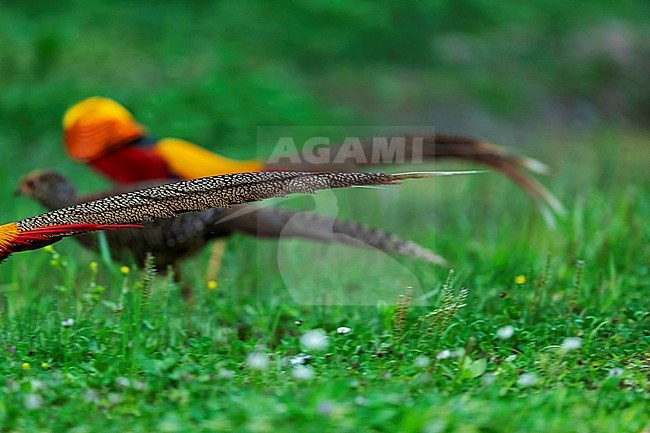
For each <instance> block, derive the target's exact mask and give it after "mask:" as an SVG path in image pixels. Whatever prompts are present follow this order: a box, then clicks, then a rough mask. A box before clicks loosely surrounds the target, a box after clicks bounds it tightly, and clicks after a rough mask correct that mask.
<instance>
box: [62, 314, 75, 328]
mask: <svg viewBox="0 0 650 433" xmlns="http://www.w3.org/2000/svg"><path fill="white" fill-rule="evenodd" d="M72 325H74V319H73V318H72V317H71V318H69V319H65V320H61V326H63V327H64V328H70V327H71V326H72Z"/></svg>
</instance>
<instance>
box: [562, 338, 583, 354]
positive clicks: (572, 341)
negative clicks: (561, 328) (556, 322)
mask: <svg viewBox="0 0 650 433" xmlns="http://www.w3.org/2000/svg"><path fill="white" fill-rule="evenodd" d="M581 346H582V338H578V337H568V338H565V339H564V341H563V342H562V350H563V351H565V352H570V351H572V350H577V349H580V347H581Z"/></svg>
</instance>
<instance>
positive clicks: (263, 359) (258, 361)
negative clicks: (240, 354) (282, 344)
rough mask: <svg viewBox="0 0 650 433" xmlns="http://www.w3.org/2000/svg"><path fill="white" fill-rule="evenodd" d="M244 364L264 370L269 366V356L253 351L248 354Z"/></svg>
mask: <svg viewBox="0 0 650 433" xmlns="http://www.w3.org/2000/svg"><path fill="white" fill-rule="evenodd" d="M246 364H247V365H248V366H249V367H250V368H252V369H253V370H266V368H267V367H268V366H269V357H268V356H267V355H266V354H265V353H262V352H253V353H251V354H250V355H248V358H247V359H246Z"/></svg>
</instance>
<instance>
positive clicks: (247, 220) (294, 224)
mask: <svg viewBox="0 0 650 433" xmlns="http://www.w3.org/2000/svg"><path fill="white" fill-rule="evenodd" d="M222 215H223V217H224V219H221V220H219V222H218V224H221V225H223V226H224V227H227V228H228V229H229V230H232V231H238V232H242V233H246V234H250V235H254V236H257V237H268V238H276V239H277V238H290V237H299V238H304V239H308V240H312V241H314V240H315V241H319V242H326V243H330V242H335V243H340V244H344V245H351V246H355V247H363V248H375V249H378V250H381V251H384V252H387V253H396V254H401V255H404V256H409V257H414V258H416V259H420V260H424V261H427V262H429V263H434V264H437V265H443V266H444V265H446V263H447V262H446V260H445V259H444V258H442V257H441V256H440V255H438V254H436V253H434V252H433V251H431V250H429V249H428V248H425V247H423V246H421V245H419V244H417V243H415V242H412V241H408V240H404V239H402V238H400V237H399V236H396V235H394V234H391V233H388V232H385V231H382V230H378V229H373V228H370V227H367V226H364V225H362V224H358V223H354V222H349V221H341V220H338V219H335V218H331V217H327V216H323V215H317V214H314V213H310V212H300V211H294V210H291V209H283V208H275V207H274V208H260V207H257V206H255V207H254V206H245V207H242V208H238V209H231V210H227V211H224V212H223V213H222ZM231 215H232V218H228V217H229V216H231Z"/></svg>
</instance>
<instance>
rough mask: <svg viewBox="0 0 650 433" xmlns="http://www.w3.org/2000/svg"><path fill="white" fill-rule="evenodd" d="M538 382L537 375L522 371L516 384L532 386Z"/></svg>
mask: <svg viewBox="0 0 650 433" xmlns="http://www.w3.org/2000/svg"><path fill="white" fill-rule="evenodd" d="M537 382H538V379H537V376H536V375H534V374H533V373H524V374H522V375H521V376H519V380H518V381H517V385H519V386H533V385H535V384H536V383H537Z"/></svg>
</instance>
